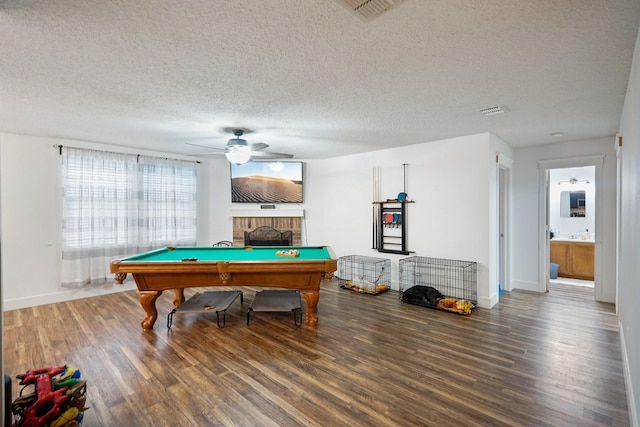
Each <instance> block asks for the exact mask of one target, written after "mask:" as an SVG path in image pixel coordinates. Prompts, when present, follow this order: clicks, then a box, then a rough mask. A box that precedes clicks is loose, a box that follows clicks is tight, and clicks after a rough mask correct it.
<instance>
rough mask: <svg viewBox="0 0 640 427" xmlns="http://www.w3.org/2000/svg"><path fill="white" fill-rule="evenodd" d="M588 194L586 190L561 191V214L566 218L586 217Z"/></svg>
mask: <svg viewBox="0 0 640 427" xmlns="http://www.w3.org/2000/svg"><path fill="white" fill-rule="evenodd" d="M586 201H587V196H586V194H585V192H584V191H561V192H560V216H561V217H564V218H584V217H585V216H587V204H586Z"/></svg>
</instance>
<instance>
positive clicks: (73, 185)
mask: <svg viewBox="0 0 640 427" xmlns="http://www.w3.org/2000/svg"><path fill="white" fill-rule="evenodd" d="M195 243H196V164H195V163H193V162H185V161H181V160H172V159H162V158H156V157H148V156H136V155H131V154H121V153H109V152H102V151H94V150H85V149H78V148H69V147H63V149H62V285H63V286H68V287H78V286H84V285H87V284H91V283H98V282H103V281H105V280H106V279H107V278H108V276H109V274H110V273H109V263H110V262H111V261H112V260H114V259H116V258H120V257H123V256H127V255H132V254H136V253H140V252H144V251H148V250H151V249H156V248H160V247H164V246H181V245H195Z"/></svg>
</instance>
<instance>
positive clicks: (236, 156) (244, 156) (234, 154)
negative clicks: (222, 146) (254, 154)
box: [224, 141, 251, 165]
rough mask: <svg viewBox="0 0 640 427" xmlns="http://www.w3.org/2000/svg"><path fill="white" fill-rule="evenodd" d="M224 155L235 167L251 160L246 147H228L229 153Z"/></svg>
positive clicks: (249, 152) (249, 151)
mask: <svg viewBox="0 0 640 427" xmlns="http://www.w3.org/2000/svg"><path fill="white" fill-rule="evenodd" d="M245 142H246V141H245ZM224 155H225V156H226V157H227V160H229V161H230V162H231V163H235V164H237V165H242V164H245V163H247V162H248V161H249V160H251V150H249V147H248V146H244V147H243V146H240V147H238V146H235V147H230V148H229V151H227V152H226V153H224Z"/></svg>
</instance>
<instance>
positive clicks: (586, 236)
mask: <svg viewBox="0 0 640 427" xmlns="http://www.w3.org/2000/svg"><path fill="white" fill-rule="evenodd" d="M547 206H548V213H549V262H550V264H549V265H550V284H552V285H553V284H556V285H567V286H569V289H571V288H572V287H573V288H574V289H575V288H576V287H585V288H592V289H593V287H594V253H595V241H594V236H595V166H581V167H572V168H561V169H551V170H549V198H548V200H547ZM592 298H593V296H592Z"/></svg>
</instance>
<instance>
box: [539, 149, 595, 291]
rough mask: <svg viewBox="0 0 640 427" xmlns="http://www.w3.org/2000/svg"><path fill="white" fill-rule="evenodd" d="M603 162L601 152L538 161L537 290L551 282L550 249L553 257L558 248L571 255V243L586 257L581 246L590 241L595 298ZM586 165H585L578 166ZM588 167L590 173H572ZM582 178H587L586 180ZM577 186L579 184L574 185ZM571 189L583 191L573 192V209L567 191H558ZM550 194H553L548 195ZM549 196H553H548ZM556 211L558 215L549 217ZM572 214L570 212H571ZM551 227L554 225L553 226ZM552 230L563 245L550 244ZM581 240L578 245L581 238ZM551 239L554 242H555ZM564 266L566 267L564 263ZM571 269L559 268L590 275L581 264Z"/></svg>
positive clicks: (568, 261)
mask: <svg viewBox="0 0 640 427" xmlns="http://www.w3.org/2000/svg"><path fill="white" fill-rule="evenodd" d="M603 162H604V156H585V157H574V158H565V159H555V160H545V161H540V162H539V167H540V183H539V185H540V188H541V189H544V191H541V192H540V203H539V206H540V215H539V218H540V224H539V229H540V230H541V232H540V234H539V235H540V244H539V248H540V257H539V259H540V263H541V265H540V266H539V271H540V277H541V278H542V280H540V282H539V283H540V286H541V289H540V291H542V292H544V291H548V290H549V288H550V285H551V275H552V273H553V271H552V265H551V263H550V260H551V259H552V254H551V251H552V250H553V251H554V254H553V256H554V258H555V257H557V256H558V251H560V252H561V253H562V254H563V256H564V257H573V254H572V253H571V250H573V249H574V248H573V246H571V247H569V246H570V245H571V244H575V246H579V247H578V249H577V252H576V253H577V254H578V255H577V258H576V259H578V260H583V259H587V258H588V256H585V253H584V251H583V250H584V247H583V246H585V247H586V246H588V245H587V244H586V243H591V251H592V254H593V255H592V259H593V264H592V267H591V268H592V271H593V289H594V296H595V299H596V300H599V298H598V295H599V293H598V292H599V291H601V290H600V287H601V283H600V277H601V268H602V252H601V239H600V236H601V233H602V214H601V213H602V191H601V189H602V165H603ZM582 168H589V169H582ZM586 171H590V172H589V173H590V175H588V176H587V175H585V176H584V177H583V176H580V177H579V176H578V175H575V174H577V173H578V172H584V173H587V172H586ZM585 181H589V183H588V184H587V183H586V182H585ZM578 186H580V187H581V188H578ZM572 190H575V192H576V193H578V192H579V191H584V195H586V194H587V192H588V194H589V196H586V197H585V196H583V195H580V194H578V195H574V198H575V199H576V200H575V201H574V202H573V204H574V205H575V206H574V207H573V211H572V210H571V195H570V194H564V195H561V193H562V192H563V191H564V192H565V193H567V192H568V193H571V191H572ZM552 195H553V196H552ZM552 197H553V199H552ZM561 203H568V204H569V205H568V206H567V207H566V209H564V210H565V211H566V212H567V213H566V215H567V216H566V217H563V218H561V217H560V209H561ZM555 215H557V217H558V218H553V219H552V217H554V216H555ZM572 215H573V216H572ZM554 228H555V229H554ZM552 232H553V234H554V238H555V241H556V243H560V240H565V241H566V245H565V244H563V246H564V247H563V248H561V249H558V250H556V248H552V247H551V242H552V241H553V240H554V239H551V233H552ZM583 239H584V242H585V244H584V245H582V242H583ZM556 243H554V246H555V245H556ZM581 251H582V252H581ZM570 263H571V259H570V258H568V259H567V261H566V265H570ZM565 268H566V267H565ZM575 270H576V272H575V273H574V271H573V266H570V271H569V273H567V271H566V270H565V271H563V274H562V275H565V276H567V275H569V276H571V275H573V276H575V277H573V278H576V279H587V278H590V277H589V276H588V275H587V276H586V277H585V275H586V274H587V273H585V267H584V266H582V265H578V266H577V268H576V269H575Z"/></svg>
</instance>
